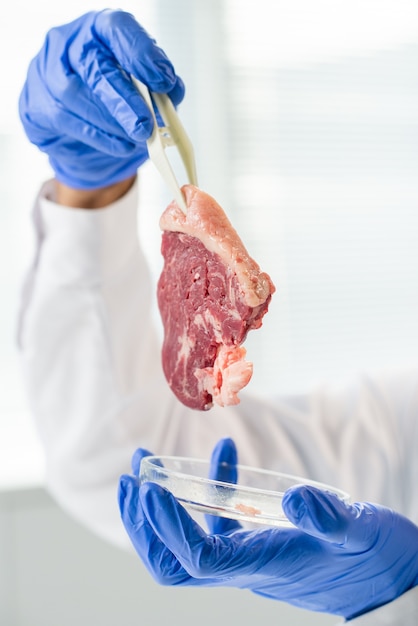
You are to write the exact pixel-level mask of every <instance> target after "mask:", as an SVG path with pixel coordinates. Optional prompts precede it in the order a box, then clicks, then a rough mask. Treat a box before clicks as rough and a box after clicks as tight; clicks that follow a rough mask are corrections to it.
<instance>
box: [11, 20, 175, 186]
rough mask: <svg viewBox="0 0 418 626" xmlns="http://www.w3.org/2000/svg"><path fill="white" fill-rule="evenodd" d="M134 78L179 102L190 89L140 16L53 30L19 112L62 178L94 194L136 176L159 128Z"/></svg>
mask: <svg viewBox="0 0 418 626" xmlns="http://www.w3.org/2000/svg"><path fill="white" fill-rule="evenodd" d="M129 74H133V75H134V76H135V77H136V78H138V79H139V80H141V81H142V82H144V83H145V84H146V85H147V86H148V87H149V88H150V89H151V90H152V91H156V92H161V93H168V94H169V96H170V98H171V100H172V101H173V103H174V104H175V105H176V104H178V103H179V102H180V101H181V100H182V99H183V96H184V85H183V82H182V81H181V79H180V78H179V77H178V76H176V74H175V72H174V69H173V66H172V64H171V63H170V61H169V60H168V58H167V56H166V55H165V53H164V52H163V51H162V50H161V49H160V48H159V47H157V45H156V44H155V42H154V40H152V39H151V38H150V37H149V35H148V34H147V33H146V32H145V30H144V29H143V28H142V27H141V26H140V25H139V24H138V23H137V22H136V21H135V19H134V17H133V16H132V15H130V14H128V13H125V12H123V11H112V10H104V11H99V12H96V11H92V12H90V13H87V14H86V15H83V16H82V17H80V18H78V19H76V20H75V21H73V22H71V23H70V24H65V25H64V26H60V27H57V28H53V29H52V30H50V31H49V33H48V34H47V36H46V40H45V43H44V45H43V47H42V49H41V51H40V52H39V54H38V55H37V56H36V57H35V58H34V59H33V61H32V62H31V64H30V66H29V70H28V75H27V80H26V82H25V84H24V87H23V90H22V93H21V95H20V99H19V113H20V117H21V120H22V123H23V126H24V128H25V131H26V134H27V136H28V138H29V140H30V141H31V142H32V143H34V144H35V145H37V146H38V147H39V148H40V150H42V151H43V152H46V153H47V154H48V156H49V161H50V163H51V166H52V168H53V170H54V172H55V176H56V178H57V179H58V180H59V181H60V182H62V183H64V184H66V185H68V186H69V187H73V188H77V189H93V188H98V187H105V186H107V185H111V184H114V183H116V182H119V181H121V180H123V179H126V178H129V177H130V176H133V175H134V174H135V173H136V171H137V168H138V167H139V165H141V163H143V162H144V161H145V160H146V159H147V157H148V153H147V148H146V140H147V139H148V138H149V136H150V135H151V132H152V127H153V122H152V119H151V116H150V113H149V111H148V108H147V106H146V105H145V103H144V101H143V99H142V98H141V96H140V95H139V93H138V91H137V90H136V89H135V87H134V85H133V84H132V81H131V79H130V77H129Z"/></svg>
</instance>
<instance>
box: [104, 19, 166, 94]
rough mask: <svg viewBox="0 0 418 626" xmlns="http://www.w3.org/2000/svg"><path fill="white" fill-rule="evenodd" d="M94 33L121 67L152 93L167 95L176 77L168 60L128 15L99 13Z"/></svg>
mask: <svg viewBox="0 0 418 626" xmlns="http://www.w3.org/2000/svg"><path fill="white" fill-rule="evenodd" d="M94 31H95V34H96V36H97V38H98V40H100V41H101V42H102V43H103V44H104V45H105V46H106V48H107V49H108V50H110V51H111V52H112V54H113V56H114V57H115V58H116V60H117V62H118V63H119V64H120V66H121V67H123V69H124V70H125V71H127V72H129V73H130V74H134V75H135V76H136V77H137V78H138V79H139V80H143V81H144V82H145V83H146V84H147V86H148V87H149V88H150V89H151V90H152V91H157V92H161V93H169V92H170V91H171V90H172V89H173V88H174V87H175V85H176V83H177V82H178V77H177V76H176V73H175V71H174V67H173V65H172V63H171V61H170V60H169V59H168V57H167V55H166V54H165V52H164V51H163V50H162V49H161V48H160V47H159V46H157V44H156V42H155V40H154V39H153V38H152V37H150V35H149V34H148V33H147V31H146V30H145V29H144V28H143V27H142V26H141V25H140V24H139V23H138V22H137V21H136V20H135V18H134V17H133V16H132V15H131V14H130V13H126V12H124V11H112V10H104V11H101V12H100V13H99V14H98V15H97V17H96V19H95V23H94Z"/></svg>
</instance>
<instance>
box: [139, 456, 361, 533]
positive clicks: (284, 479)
mask: <svg viewBox="0 0 418 626" xmlns="http://www.w3.org/2000/svg"><path fill="white" fill-rule="evenodd" d="M223 465H224V468H225V469H224V471H225V470H226V469H227V468H226V465H225V464H223ZM209 470H210V462H209V461H205V460H200V459H193V458H185V457H174V456H148V457H145V458H143V459H142V461H141V467H140V473H139V481H140V484H142V483H144V482H154V483H157V484H158V485H160V486H161V487H165V488H166V489H168V490H169V491H170V492H171V493H172V494H173V495H174V496H175V497H176V498H177V499H178V500H179V502H181V504H182V505H183V506H185V507H186V508H187V509H191V510H192V511H199V512H201V513H205V514H207V515H217V516H219V517H227V518H229V519H234V520H238V521H246V522H251V523H252V524H264V525H268V526H292V524H291V522H290V521H289V520H288V519H287V517H286V515H285V514H284V511H283V509H282V499H283V495H284V492H285V491H286V489H288V488H289V487H292V486H294V485H300V484H304V485H313V486H315V487H318V488H319V489H323V490H326V491H329V492H332V493H334V494H336V495H337V496H338V497H339V498H341V499H342V500H344V501H346V502H347V501H348V500H349V495H348V494H347V493H345V492H343V491H341V490H340V489H336V488H335V487H331V486H329V485H325V484H322V483H319V482H316V481H312V480H309V479H306V478H302V477H300V476H291V475H289V474H281V473H278V472H274V471H270V470H265V469H257V468H254V467H247V466H244V465H238V466H237V470H238V480H237V484H233V483H228V482H222V481H219V480H211V479H209V478H208V476H209Z"/></svg>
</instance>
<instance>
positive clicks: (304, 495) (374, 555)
mask: <svg viewBox="0 0 418 626" xmlns="http://www.w3.org/2000/svg"><path fill="white" fill-rule="evenodd" d="M139 454H141V452H140V453H139ZM145 454H146V452H145ZM119 504H120V510H121V515H122V520H123V523H124V525H125V528H126V530H127V532H128V535H129V537H130V538H131V541H132V543H133V545H134V547H135V549H136V551H137V553H138V555H139V556H140V558H141V559H142V561H143V562H144V563H145V565H146V567H147V568H148V570H149V571H150V573H151V574H152V576H153V577H154V578H155V580H156V581H157V582H159V583H160V584H163V585H180V586H183V585H194V586H225V587H239V588H243V589H250V590H251V591H254V592H255V593H257V594H260V595H262V596H266V597H269V598H273V599H276V600H280V601H284V602H288V603H290V604H293V605H295V606H299V607H303V608H305V609H309V610H312V611H321V612H325V613H332V614H336V615H341V616H343V617H345V618H346V619H350V618H353V617H355V616H358V615H360V614H363V613H365V612H367V611H370V610H372V609H374V608H376V607H378V606H380V605H383V604H386V603H387V602H390V601H391V600H393V599H394V598H396V597H397V596H399V595H401V594H402V593H404V592H405V591H407V590H408V589H410V588H411V587H413V586H415V585H417V584H418V528H417V527H416V526H415V525H414V524H413V523H412V522H410V521H409V520H408V519H406V518H405V517H403V516H401V515H398V514H397V513H395V512H394V511H392V510H390V509H388V508H385V507H382V506H378V505H373V504H369V503H355V504H353V505H347V504H344V503H343V502H342V501H341V500H339V499H338V498H337V497H336V496H334V495H332V494H330V493H326V492H323V491H320V490H318V489H316V488H314V487H310V486H303V485H302V486H298V487H294V488H292V489H289V490H288V491H287V492H286V494H285V497H284V501H283V508H284V510H285V512H286V515H287V516H288V517H289V519H290V520H291V521H292V522H293V524H295V526H296V528H288V529H287V528H284V529H272V528H263V529H260V530H257V531H246V530H242V529H239V528H237V525H235V528H236V530H233V529H232V528H231V527H229V528H228V530H227V532H226V533H225V534H209V535H208V534H207V533H206V532H205V531H204V530H203V529H202V528H201V527H200V526H199V525H198V524H197V523H196V522H195V521H194V520H193V519H192V518H191V517H190V516H189V514H188V513H187V511H186V510H185V509H184V508H183V507H182V506H181V505H180V504H179V503H178V502H177V501H176V499H175V498H174V497H173V496H172V495H171V494H170V493H169V492H168V491H166V490H165V489H163V488H161V487H159V486H158V485H155V484H153V483H146V484H144V485H142V486H141V488H139V487H138V482H137V479H136V478H134V477H132V476H122V477H121V480H120V487H119Z"/></svg>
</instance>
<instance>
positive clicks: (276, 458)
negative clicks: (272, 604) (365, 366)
mask: <svg viewBox="0 0 418 626" xmlns="http://www.w3.org/2000/svg"><path fill="white" fill-rule="evenodd" d="M52 190H53V187H52V185H51V183H46V184H45V185H44V187H43V189H42V190H41V194H40V197H39V199H38V200H37V202H36V205H35V211H34V223H35V229H36V236H37V242H38V246H37V254H36V257H35V260H34V264H33V267H32V268H31V271H30V272H29V274H28V278H27V281H26V284H25V288H24V292H23V297H22V308H21V320H20V334H19V338H20V339H19V341H20V350H21V356H22V362H23V369H24V378H25V382H26V386H27V390H28V394H29V400H30V404H31V408H32V411H33V415H34V418H35V420H36V423H37V427H38V430H39V434H40V437H41V439H42V442H43V444H44V448H45V454H46V464H47V481H48V487H49V489H50V491H51V492H52V494H53V495H54V496H55V498H56V499H57V501H58V502H59V503H60V504H61V505H62V507H63V508H64V509H66V510H67V511H69V512H70V513H71V514H72V515H73V516H74V517H75V518H77V519H78V520H79V521H81V522H82V523H84V524H85V525H86V526H88V527H89V528H90V529H92V530H93V531H94V532H96V533H97V534H99V535H101V536H102V537H104V538H105V539H107V540H109V541H111V542H113V543H116V544H118V545H120V546H126V547H128V539H127V536H126V534H125V531H124V529H123V527H122V524H121V521H120V517H119V512H118V508H117V504H116V492H117V483H118V478H119V476H120V474H122V473H125V472H129V467H130V458H131V455H132V453H133V452H134V450H135V449H136V448H137V447H139V446H141V447H145V448H147V449H149V450H150V451H152V452H155V453H160V454H167V453H171V454H184V455H192V456H197V457H204V458H208V457H209V455H210V452H211V450H212V447H213V446H214V444H215V443H216V442H217V441H218V439H219V438H220V437H222V436H226V435H229V436H232V437H233V438H234V440H235V441H236V442H237V445H238V450H239V458H240V461H241V462H242V463H245V464H249V465H254V466H259V467H269V468H272V469H276V470H281V471H285V472H290V473H294V474H298V475H302V476H308V477H310V478H312V479H316V480H319V481H323V482H327V483H331V484H334V485H336V486H339V487H340V488H342V489H344V490H346V491H348V492H349V493H350V494H351V496H352V498H353V499H354V500H366V501H377V502H380V503H382V504H385V505H388V506H390V507H392V508H394V509H396V510H397V511H399V512H401V513H403V514H405V515H406V516H408V517H409V518H410V519H412V520H414V521H415V523H417V522H418V492H417V489H416V485H417V482H418V454H417V450H418V419H417V416H418V367H417V368H416V369H415V370H411V369H409V370H408V371H404V372H396V373H393V374H392V375H391V376H385V375H383V374H382V375H380V376H378V377H366V376H364V377H359V379H358V380H356V381H354V382H353V384H352V385H351V386H347V387H346V388H332V387H327V386H323V387H322V388H318V389H317V390H316V391H314V392H312V393H309V394H307V395H306V396H303V397H302V396H301V397H289V398H282V397H276V398H269V399H260V398H254V397H251V395H249V394H248V395H247V394H245V393H242V394H241V403H240V404H239V405H238V406H237V407H229V408H225V409H221V408H219V407H214V408H213V409H212V410H211V411H210V412H195V411H192V410H190V409H187V408H186V407H184V406H182V405H181V404H180V403H179V402H178V401H177V400H176V398H175V397H174V396H173V394H172V392H171V391H170V390H169V388H168V386H167V384H166V382H165V380H164V378H163V374H162V370H161V366H160V358H159V355H160V342H159V337H158V333H157V332H155V331H154V330H153V324H152V313H151V302H152V298H153V297H154V296H153V291H154V288H155V287H154V286H153V285H151V280H150V276H149V272H148V269H147V264H146V260H145V258H144V256H143V253H142V252H141V249H140V247H139V242H138V237H137V187H136V185H135V186H134V188H133V189H132V190H131V191H130V192H129V193H128V194H127V195H126V196H125V197H124V198H122V199H121V200H119V201H118V202H116V203H115V204H113V205H111V206H109V207H106V208H104V209H101V210H94V211H85V210H82V209H71V208H65V207H62V206H57V205H56V204H54V203H53V202H52V201H51V198H52V193H53V191H52ZM48 198H49V199H48ZM417 615H418V588H415V589H413V590H411V591H409V592H408V593H406V594H404V595H403V596H402V597H401V598H398V599H397V600H396V601H394V602H392V603H390V604H388V605H386V606H384V607H382V608H380V609H377V610H375V611H372V612H370V613H368V614H367V615H364V616H362V617H360V618H358V619H356V620H353V624H354V623H356V624H357V623H358V624H359V625H361V626H363V625H364V626H366V625H367V626H372V625H373V626H375V625H379V624H402V625H403V626H408V625H411V626H412V624H414V625H415V624H416V618H417Z"/></svg>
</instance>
